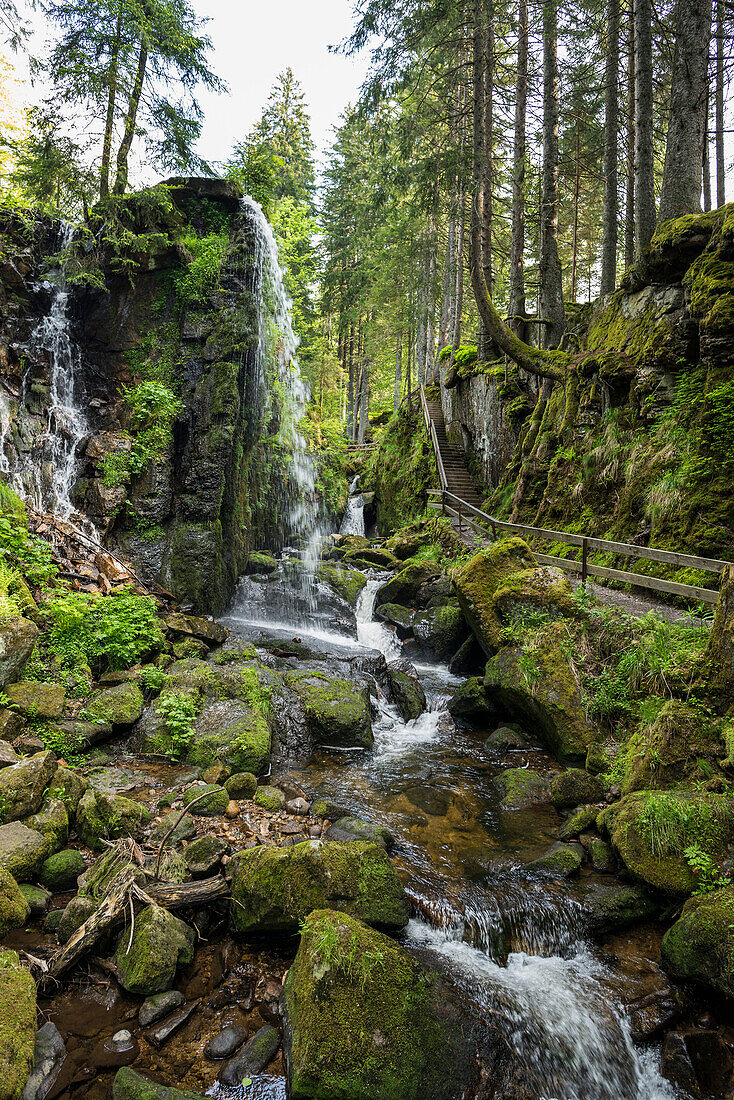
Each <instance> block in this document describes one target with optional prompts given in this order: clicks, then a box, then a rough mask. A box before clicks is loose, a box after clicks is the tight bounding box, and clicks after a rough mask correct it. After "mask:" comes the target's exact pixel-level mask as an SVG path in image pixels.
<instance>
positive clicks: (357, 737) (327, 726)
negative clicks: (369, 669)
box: [286, 671, 373, 748]
mask: <svg viewBox="0 0 734 1100" xmlns="http://www.w3.org/2000/svg"><path fill="white" fill-rule="evenodd" d="M286 683H287V684H288V685H289V687H291V688H293V690H294V691H295V692H296V693H297V694H298V695H300V697H301V699H302V701H303V705H304V709H305V711H306V719H307V721H308V725H309V730H310V732H311V735H312V736H313V738H314V740H315V741H316V742H318V743H319V744H322V745H333V746H336V747H342V748H344V747H350V746H352V747H354V746H357V747H363V748H370V747H371V746H372V741H373V735H372V719H371V717H370V704H369V693H368V691H367V688H366V687H353V686H352V684H350V683H348V681H346V680H340V679H337V678H336V677H330V676H326V675H324V674H323V673H320V672H313V671H311V672H291V673H288V675H287V676H286Z"/></svg>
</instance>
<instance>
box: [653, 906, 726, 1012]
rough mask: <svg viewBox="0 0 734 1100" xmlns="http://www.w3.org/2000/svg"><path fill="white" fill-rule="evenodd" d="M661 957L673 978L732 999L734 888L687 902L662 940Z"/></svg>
mask: <svg viewBox="0 0 734 1100" xmlns="http://www.w3.org/2000/svg"><path fill="white" fill-rule="evenodd" d="M661 956H662V960H663V964H664V965H665V968H666V970H667V971H668V973H669V974H671V975H672V976H673V977H674V978H679V979H684V980H686V981H692V982H698V983H699V984H702V985H706V986H709V987H710V988H711V989H714V990H716V992H717V993H721V994H723V996H724V997H730V998H734V885H733V886H725V887H723V888H722V889H720V890H714V891H713V892H712V893H709V894H702V895H700V896H699V897H695V898H691V899H690V900H689V901H687V902H686V904H685V905H684V906H683V912H682V913H681V915H680V919H679V920H677V921H676V922H675V924H674V925H673V926H672V927H671V928H669V929H668V931H667V932H666V933H665V936H664V937H663V942H662V947H661Z"/></svg>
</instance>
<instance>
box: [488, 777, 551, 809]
mask: <svg viewBox="0 0 734 1100" xmlns="http://www.w3.org/2000/svg"><path fill="white" fill-rule="evenodd" d="M497 786H498V787H499V789H500V791H501V792H502V808H503V809H504V810H524V809H525V808H526V807H527V806H533V805H535V804H536V803H538V802H547V801H548V799H549V798H550V790H551V780H550V776H549V775H541V773H540V772H537V771H534V770H533V768H506V769H505V770H504V771H503V772H500V774H499V775H498V776H497Z"/></svg>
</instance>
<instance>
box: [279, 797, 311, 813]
mask: <svg viewBox="0 0 734 1100" xmlns="http://www.w3.org/2000/svg"><path fill="white" fill-rule="evenodd" d="M285 808H286V812H287V813H289V814H307V813H308V811H309V810H310V809H311V807H310V806H309V804H308V802H307V801H306V799H305V798H292V799H291V801H290V802H286V804H285Z"/></svg>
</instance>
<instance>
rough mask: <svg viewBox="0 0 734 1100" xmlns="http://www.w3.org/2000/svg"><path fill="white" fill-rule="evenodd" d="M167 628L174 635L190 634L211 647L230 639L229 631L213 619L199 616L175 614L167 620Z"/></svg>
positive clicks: (168, 616)
mask: <svg viewBox="0 0 734 1100" xmlns="http://www.w3.org/2000/svg"><path fill="white" fill-rule="evenodd" d="M165 623H166V627H167V628H168V630H169V631H171V632H172V633H174V634H190V635H191V636H192V637H194V638H201V639H202V641H205V642H209V643H210V644H211V645H221V644H222V643H223V642H226V640H227V638H228V637H229V631H228V630H227V628H226V627H224V626H222V625H221V623H218V622H215V621H214V620H213V619H203V618H201V617H200V616H198V615H184V614H183V612H180V611H179V612H175V613H174V614H172V615H167V616H166V618H165Z"/></svg>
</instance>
